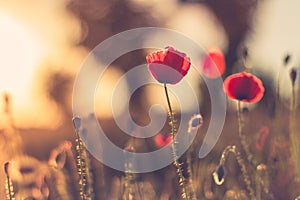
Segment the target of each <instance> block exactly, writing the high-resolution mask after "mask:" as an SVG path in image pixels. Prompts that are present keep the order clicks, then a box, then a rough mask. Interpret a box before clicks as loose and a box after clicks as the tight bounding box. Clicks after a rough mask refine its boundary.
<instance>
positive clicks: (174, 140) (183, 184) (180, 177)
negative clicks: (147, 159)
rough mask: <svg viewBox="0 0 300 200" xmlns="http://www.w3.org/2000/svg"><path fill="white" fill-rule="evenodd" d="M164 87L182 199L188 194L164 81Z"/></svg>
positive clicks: (187, 196) (187, 197)
mask: <svg viewBox="0 0 300 200" xmlns="http://www.w3.org/2000/svg"><path fill="white" fill-rule="evenodd" d="M164 88H165V94H166V98H167V103H168V108H169V118H170V122H171V132H172V151H173V157H174V166H175V167H176V168H177V174H178V176H179V185H180V186H182V197H183V198H184V199H189V194H188V190H187V187H186V179H185V177H184V176H183V170H182V168H181V165H182V164H181V163H179V160H178V155H177V149H176V138H175V135H176V129H175V120H174V115H173V110H172V106H171V102H170V98H169V94H168V88H167V84H166V83H164Z"/></svg>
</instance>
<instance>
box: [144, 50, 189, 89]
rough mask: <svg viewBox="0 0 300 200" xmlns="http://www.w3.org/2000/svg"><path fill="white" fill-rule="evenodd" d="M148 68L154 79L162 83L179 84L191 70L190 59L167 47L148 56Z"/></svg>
mask: <svg viewBox="0 0 300 200" xmlns="http://www.w3.org/2000/svg"><path fill="white" fill-rule="evenodd" d="M146 60H147V62H148V68H149V71H150V72H151V74H152V75H153V77H154V78H155V79H156V80H157V81H158V82H160V83H170V84H176V83H178V82H179V81H180V80H181V79H182V78H183V77H184V76H185V75H186V74H187V72H188V70H189V69H190V65H191V62H190V58H189V57H188V56H187V55H186V54H185V53H181V52H179V51H177V50H175V49H174V48H173V47H166V48H165V49H164V50H160V51H155V52H152V53H150V54H148V55H147V57H146Z"/></svg>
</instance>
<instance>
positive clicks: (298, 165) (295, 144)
mask: <svg viewBox="0 0 300 200" xmlns="http://www.w3.org/2000/svg"><path fill="white" fill-rule="evenodd" d="M295 120H296V90H295V85H294V84H293V85H292V98H291V116H290V140H291V142H292V145H291V148H292V149H291V153H292V158H293V161H294V163H295V175H296V176H295V178H296V181H297V182H300V158H299V153H300V146H299V141H298V140H299V139H298V138H297V135H296V133H295Z"/></svg>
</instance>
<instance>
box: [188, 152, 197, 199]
mask: <svg viewBox="0 0 300 200" xmlns="http://www.w3.org/2000/svg"><path fill="white" fill-rule="evenodd" d="M191 154H192V149H189V150H188V152H187V158H186V163H187V171H188V174H189V186H190V187H191V192H192V200H197V196H196V192H195V187H194V183H193V180H194V176H193V170H192V155H191Z"/></svg>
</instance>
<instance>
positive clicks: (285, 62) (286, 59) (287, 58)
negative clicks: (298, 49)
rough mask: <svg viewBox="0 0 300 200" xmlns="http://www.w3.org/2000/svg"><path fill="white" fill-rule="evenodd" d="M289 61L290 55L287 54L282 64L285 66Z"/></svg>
mask: <svg viewBox="0 0 300 200" xmlns="http://www.w3.org/2000/svg"><path fill="white" fill-rule="evenodd" d="M290 60H291V55H290V54H287V55H286V56H285V57H284V59H283V64H284V65H285V66H286V65H287V64H288V63H289V62H290Z"/></svg>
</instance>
